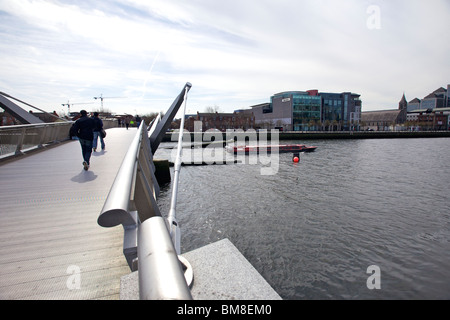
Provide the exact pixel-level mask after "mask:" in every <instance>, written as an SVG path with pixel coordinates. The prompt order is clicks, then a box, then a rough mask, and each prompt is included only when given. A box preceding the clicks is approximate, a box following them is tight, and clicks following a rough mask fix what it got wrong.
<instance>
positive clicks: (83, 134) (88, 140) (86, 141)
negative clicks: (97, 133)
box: [74, 110, 95, 170]
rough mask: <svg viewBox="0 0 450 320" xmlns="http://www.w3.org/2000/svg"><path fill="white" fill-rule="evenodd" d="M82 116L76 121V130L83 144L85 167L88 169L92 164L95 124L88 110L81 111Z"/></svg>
mask: <svg viewBox="0 0 450 320" xmlns="http://www.w3.org/2000/svg"><path fill="white" fill-rule="evenodd" d="M80 114H81V117H80V118H79V119H78V120H77V121H75V124H74V131H75V132H76V134H77V137H78V140H79V141H80V145H81V152H82V154H83V160H84V161H83V167H84V170H88V169H89V166H90V159H91V155H92V141H93V140H94V126H95V122H94V119H93V118H89V117H88V116H87V112H86V110H81V111H80Z"/></svg>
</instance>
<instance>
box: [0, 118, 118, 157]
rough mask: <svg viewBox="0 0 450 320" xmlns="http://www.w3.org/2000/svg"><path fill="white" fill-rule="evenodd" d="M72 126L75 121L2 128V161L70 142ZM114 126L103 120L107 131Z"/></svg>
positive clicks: (112, 122)
mask: <svg viewBox="0 0 450 320" xmlns="http://www.w3.org/2000/svg"><path fill="white" fill-rule="evenodd" d="M72 124H73V121H67V122H53V123H42V124H25V125H17V126H0V159H4V158H8V157H12V156H15V155H20V154H23V153H26V152H28V151H32V150H35V149H40V148H43V147H45V146H48V145H51V144H54V143H59V142H62V141H65V140H68V139H69V130H70V127H71V126H72ZM113 126H116V122H115V121H113V120H103V127H104V128H105V129H108V128H111V127H113Z"/></svg>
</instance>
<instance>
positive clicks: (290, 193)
mask: <svg viewBox="0 0 450 320" xmlns="http://www.w3.org/2000/svg"><path fill="white" fill-rule="evenodd" d="M282 143H305V144H312V145H315V146H317V147H318V148H317V150H316V151H315V152H313V153H306V154H301V156H300V162H299V163H294V162H293V161H292V154H280V155H279V158H278V159H277V160H278V162H277V164H278V167H277V168H276V169H277V170H276V173H275V174H272V175H262V174H261V169H262V167H267V164H263V163H262V161H261V163H260V162H259V161H256V164H255V161H253V162H252V161H250V160H249V159H250V158H251V157H256V158H258V156H252V155H250V156H247V157H246V159H244V163H237V164H230V163H229V164H225V165H205V166H183V167H182V169H181V173H180V184H179V195H178V203H177V218H178V222H179V224H180V226H181V230H182V238H181V242H182V251H183V252H187V251H190V250H193V249H196V248H199V247H201V246H204V245H207V244H209V243H212V242H215V241H217V240H220V239H223V238H228V239H229V240H230V241H231V242H232V243H233V244H234V245H235V246H236V247H237V248H238V249H239V251H240V252H241V253H242V254H243V255H244V256H245V257H246V258H247V260H248V261H249V262H250V263H251V264H252V265H253V266H254V267H255V268H256V269H257V270H258V271H259V273H260V274H261V275H262V276H263V277H264V278H265V279H266V280H267V282H268V283H269V284H270V285H271V286H272V287H273V288H274V289H275V290H276V291H277V292H278V293H279V294H280V296H281V297H282V298H283V299H450V208H449V190H450V163H449V161H450V139H448V138H433V139H374V140H315V141H311V143H309V142H305V141H283V142H282ZM174 145H175V143H163V144H161V146H160V149H158V151H157V153H156V155H155V158H171V160H174V159H173V154H174V152H169V149H165V148H166V147H170V146H174ZM187 152H189V151H187ZM196 152H205V149H203V150H202V149H198V150H197V151H196ZM172 170H173V169H172ZM172 173H173V171H172ZM170 196H171V190H170V185H167V186H166V187H164V188H163V189H162V191H161V194H160V197H159V199H158V205H159V207H160V209H161V212H162V213H163V214H167V212H168V210H169V205H170ZM371 266H376V268H378V269H372V267H371ZM374 270H375V271H374ZM370 288H372V289H370Z"/></svg>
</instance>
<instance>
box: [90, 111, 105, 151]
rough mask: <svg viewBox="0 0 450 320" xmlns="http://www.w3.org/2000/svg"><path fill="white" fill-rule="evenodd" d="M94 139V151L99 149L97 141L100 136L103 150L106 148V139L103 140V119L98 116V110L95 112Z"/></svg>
mask: <svg viewBox="0 0 450 320" xmlns="http://www.w3.org/2000/svg"><path fill="white" fill-rule="evenodd" d="M93 119H94V122H95V127H94V141H93V142H92V148H93V149H94V151H97V142H98V138H100V144H101V145H102V150H105V141H104V140H103V137H102V135H101V131H102V129H103V121H102V119H100V118H99V117H98V112H94V118H93Z"/></svg>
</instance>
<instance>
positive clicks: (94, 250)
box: [0, 128, 137, 300]
mask: <svg viewBox="0 0 450 320" xmlns="http://www.w3.org/2000/svg"><path fill="white" fill-rule="evenodd" d="M136 132H137V131H136V129H130V130H126V129H124V128H113V129H109V130H108V136H107V138H106V139H105V142H106V151H105V152H97V153H93V156H92V158H91V168H90V170H89V171H87V172H86V171H84V170H83V169H82V165H81V163H82V157H81V147H80V145H79V143H78V141H71V142H67V143H63V144H61V145H59V146H57V147H54V148H51V149H48V150H45V151H41V152H37V153H35V154H32V155H28V156H24V157H21V158H18V159H17V160H15V161H10V162H8V163H6V164H4V165H1V166H0V243H1V246H0V299H10V300H15V299H68V300H70V299H118V297H119V290H120V277H121V276H122V275H125V274H128V273H129V272H130V270H129V268H128V265H127V263H126V260H125V258H124V256H123V253H122V244H123V229H122V227H120V226H119V227H115V228H110V229H105V228H102V227H100V226H99V225H98V224H97V218H98V215H99V213H100V211H101V208H102V207H103V203H104V201H105V199H106V197H107V195H108V192H109V189H110V188H111V185H112V183H113V181H114V178H115V176H116V173H117V170H118V168H119V167H120V164H121V163H122V160H123V157H124V155H125V153H126V151H127V150H128V147H129V144H130V143H131V141H132V139H133V138H134V136H135V134H136ZM72 265H75V266H78V267H79V268H80V270H81V273H80V277H81V287H80V289H74V290H69V288H68V287H67V283H66V282H67V280H68V279H69V277H70V276H71V274H68V273H67V268H68V267H69V266H72Z"/></svg>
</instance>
